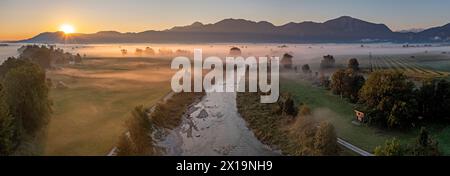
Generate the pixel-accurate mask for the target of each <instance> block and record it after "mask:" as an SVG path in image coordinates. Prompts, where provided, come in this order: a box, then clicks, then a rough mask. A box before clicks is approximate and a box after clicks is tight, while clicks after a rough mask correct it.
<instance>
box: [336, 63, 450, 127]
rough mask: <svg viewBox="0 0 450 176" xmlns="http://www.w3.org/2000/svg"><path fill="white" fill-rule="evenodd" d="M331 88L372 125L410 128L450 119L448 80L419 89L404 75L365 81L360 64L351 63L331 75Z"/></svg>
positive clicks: (432, 81)
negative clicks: (352, 105) (363, 113)
mask: <svg viewBox="0 0 450 176" xmlns="http://www.w3.org/2000/svg"><path fill="white" fill-rule="evenodd" d="M329 88H330V90H331V91H332V92H333V93H334V94H336V95H340V96H341V97H343V98H346V99H348V100H349V101H350V102H352V103H356V106H357V107H358V109H359V110H360V111H363V112H365V113H366V116H367V122H368V123H369V124H376V125H381V126H385V127H389V128H396V127H400V128H404V127H406V128H408V127H414V126H415V125H416V124H418V123H425V122H430V121H434V122H436V121H438V122H444V121H448V120H449V119H450V82H449V81H447V80H445V79H438V78H434V79H427V80H423V81H422V83H421V86H416V84H414V83H413V82H412V81H411V80H409V79H408V77H407V76H406V75H404V74H403V73H401V72H397V71H388V70H384V71H375V72H372V73H370V74H369V75H368V77H367V80H366V79H365V78H364V76H363V75H362V74H361V73H360V71H359V63H358V61H357V60H356V59H350V60H349V63H348V67H347V68H346V69H339V70H337V71H336V72H335V73H334V74H333V75H332V77H331V84H330V86H329Z"/></svg>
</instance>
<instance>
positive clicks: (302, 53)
mask: <svg viewBox="0 0 450 176" xmlns="http://www.w3.org/2000/svg"><path fill="white" fill-rule="evenodd" d="M22 45H25V44H20V43H17V44H9V45H8V46H0V62H3V60H5V59H6V58H7V57H10V56H17V55H18V51H17V49H18V48H20V46H22ZM56 47H58V48H62V49H64V51H66V52H70V53H80V54H81V55H82V56H83V55H86V56H88V57H151V56H153V57H155V56H161V57H163V56H165V57H169V58H171V57H174V56H177V55H186V54H189V53H192V52H193V49H194V48H201V49H203V57H204V58H205V57H207V56H219V57H224V56H225V55H227V54H228V53H229V50H230V48H231V47H238V48H240V49H241V51H242V55H243V56H282V55H283V54H284V53H290V54H291V55H293V56H294V64H295V62H301V61H307V60H309V59H314V58H318V57H321V56H323V55H327V54H331V55H369V54H370V53H372V54H373V55H378V54H409V53H425V52H427V53H442V52H447V53H450V45H441V44H433V45H424V44H417V45H409V46H408V47H405V45H404V44H390V43H378V44H242V43H240V44H217V43H215V44H86V45H84V44H57V45H56ZM147 47H148V48H147ZM146 49H147V50H146ZM152 52H153V53H154V55H152V54H151V53H152Z"/></svg>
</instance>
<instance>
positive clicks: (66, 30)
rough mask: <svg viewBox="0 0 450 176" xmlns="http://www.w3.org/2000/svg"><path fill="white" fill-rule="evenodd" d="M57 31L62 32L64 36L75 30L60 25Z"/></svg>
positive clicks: (71, 27) (66, 25)
mask: <svg viewBox="0 0 450 176" xmlns="http://www.w3.org/2000/svg"><path fill="white" fill-rule="evenodd" d="M59 30H60V31H62V32H64V33H65V34H71V33H74V32H75V28H74V27H73V26H72V25H70V24H62V25H61V26H59Z"/></svg>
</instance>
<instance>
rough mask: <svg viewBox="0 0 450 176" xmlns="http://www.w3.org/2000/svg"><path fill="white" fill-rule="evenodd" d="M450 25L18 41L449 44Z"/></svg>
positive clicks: (251, 28) (212, 28)
mask: <svg viewBox="0 0 450 176" xmlns="http://www.w3.org/2000/svg"><path fill="white" fill-rule="evenodd" d="M448 41H450V24H447V25H445V26H441V27H435V28H430V29H427V30H424V31H422V32H417V33H416V32H393V31H392V30H391V29H389V27H387V26H386V25H384V24H375V23H370V22H366V21H363V20H360V19H356V18H352V17H349V16H343V17H339V18H336V19H333V20H329V21H326V22H324V23H316V22H301V23H293V22H291V23H287V24H285V25H281V26H275V25H273V24H272V23H269V22H266V21H261V22H254V21H249V20H244V19H224V20H222V21H219V22H217V23H214V24H202V23H200V22H195V23H193V24H191V25H187V26H178V27H173V28H171V29H168V30H164V31H153V30H150V31H144V32H139V33H120V32H116V31H101V32H97V33H93V34H79V33H77V34H71V35H70V36H65V35H64V34H63V33H61V32H53V33H52V32H45V33H41V34H39V35H37V36H35V37H33V38H30V39H26V40H22V41H18V42H31V43H141V42H154V43H172V42H177V43H199V42H251V43H259V42H268V43H271V42H280V43H308V42H319V43H320V42H337V43H340V42H448Z"/></svg>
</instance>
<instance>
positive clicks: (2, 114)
mask: <svg viewBox="0 0 450 176" xmlns="http://www.w3.org/2000/svg"><path fill="white" fill-rule="evenodd" d="M14 133H15V125H14V119H13V117H12V116H11V115H10V113H9V108H8V105H7V104H6V102H5V98H4V95H3V89H2V88H1V87H0V156H3V155H10V154H11V153H12V152H13V150H14V146H15V142H14Z"/></svg>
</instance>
